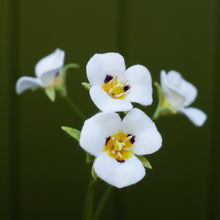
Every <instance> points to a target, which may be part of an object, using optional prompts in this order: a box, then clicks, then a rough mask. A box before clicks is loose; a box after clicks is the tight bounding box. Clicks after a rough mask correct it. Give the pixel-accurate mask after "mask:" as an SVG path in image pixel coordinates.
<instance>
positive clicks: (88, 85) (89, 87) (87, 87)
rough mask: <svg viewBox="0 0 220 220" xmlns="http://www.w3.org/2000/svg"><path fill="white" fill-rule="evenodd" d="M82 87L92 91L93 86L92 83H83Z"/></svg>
mask: <svg viewBox="0 0 220 220" xmlns="http://www.w3.org/2000/svg"><path fill="white" fill-rule="evenodd" d="M82 86H83V87H84V88H85V89H88V90H90V89H91V87H92V85H91V84H90V83H86V82H82Z"/></svg>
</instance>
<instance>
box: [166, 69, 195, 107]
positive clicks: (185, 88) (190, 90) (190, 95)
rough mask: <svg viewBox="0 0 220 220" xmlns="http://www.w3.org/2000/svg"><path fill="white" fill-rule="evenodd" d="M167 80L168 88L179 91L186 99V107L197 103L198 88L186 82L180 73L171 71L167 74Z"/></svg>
mask: <svg viewBox="0 0 220 220" xmlns="http://www.w3.org/2000/svg"><path fill="white" fill-rule="evenodd" d="M166 78H167V86H168V87H170V88H171V89H173V90H175V91H177V92H178V93H180V94H181V95H182V96H183V97H184V98H185V102H184V107H185V106H188V105H190V104H191V103H192V102H194V101H195V99H196V97H197V93H198V92H197V89H196V87H195V86H194V85H193V84H192V83H190V82H188V81H186V80H185V79H184V78H183V77H182V76H181V74H180V73H178V72H177V71H174V70H171V71H169V72H168V73H167V75H166Z"/></svg>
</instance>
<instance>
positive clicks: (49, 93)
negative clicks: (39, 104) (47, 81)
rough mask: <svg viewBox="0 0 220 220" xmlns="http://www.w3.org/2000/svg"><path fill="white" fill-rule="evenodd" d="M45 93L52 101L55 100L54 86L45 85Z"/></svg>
mask: <svg viewBox="0 0 220 220" xmlns="http://www.w3.org/2000/svg"><path fill="white" fill-rule="evenodd" d="M45 93H46V95H47V96H48V98H49V99H50V100H51V101H52V102H54V101H55V96H56V92H55V88H54V86H50V87H47V88H46V89H45Z"/></svg>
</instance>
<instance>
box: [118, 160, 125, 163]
mask: <svg viewBox="0 0 220 220" xmlns="http://www.w3.org/2000/svg"><path fill="white" fill-rule="evenodd" d="M117 161H118V162H119V163H124V162H125V160H117Z"/></svg>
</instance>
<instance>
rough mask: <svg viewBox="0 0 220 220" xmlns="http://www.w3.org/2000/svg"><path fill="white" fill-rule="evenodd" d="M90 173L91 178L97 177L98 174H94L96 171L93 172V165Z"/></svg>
mask: <svg viewBox="0 0 220 220" xmlns="http://www.w3.org/2000/svg"><path fill="white" fill-rule="evenodd" d="M91 175H92V178H93V179H94V180H95V179H97V178H98V176H97V174H96V172H95V170H94V168H93V167H92V170H91Z"/></svg>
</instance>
